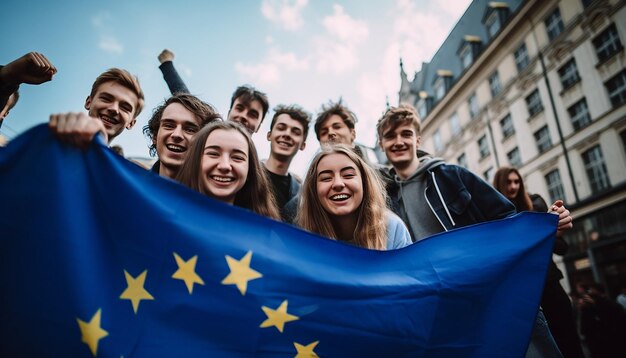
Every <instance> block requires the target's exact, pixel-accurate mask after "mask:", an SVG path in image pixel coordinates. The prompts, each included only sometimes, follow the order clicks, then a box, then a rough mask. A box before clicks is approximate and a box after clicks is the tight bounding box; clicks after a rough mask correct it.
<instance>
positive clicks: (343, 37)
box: [313, 4, 369, 74]
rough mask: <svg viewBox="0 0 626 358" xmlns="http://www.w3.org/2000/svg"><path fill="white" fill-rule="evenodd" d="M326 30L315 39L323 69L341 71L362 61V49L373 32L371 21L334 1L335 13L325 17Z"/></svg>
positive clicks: (315, 51)
mask: <svg viewBox="0 0 626 358" xmlns="http://www.w3.org/2000/svg"><path fill="white" fill-rule="evenodd" d="M322 24H323V25H324V28H325V29H326V34H325V35H323V36H319V37H317V38H315V39H313V49H314V50H313V52H314V56H315V59H314V62H315V63H316V64H317V65H316V69H317V71H318V72H319V73H334V74H341V73H345V72H346V71H348V70H351V69H354V68H355V67H356V66H357V65H358V63H359V49H360V45H362V44H363V43H364V42H365V40H367V38H368V36H369V29H368V27H367V23H366V22H365V21H362V20H355V19H353V18H352V17H351V16H350V15H348V14H346V13H345V11H344V9H343V7H342V6H341V5H336V4H335V5H333V14H332V15H329V16H326V17H325V18H324V19H323V20H322Z"/></svg>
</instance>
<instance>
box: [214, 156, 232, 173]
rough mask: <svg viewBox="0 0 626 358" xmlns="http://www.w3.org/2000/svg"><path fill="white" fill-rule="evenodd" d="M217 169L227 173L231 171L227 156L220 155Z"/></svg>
mask: <svg viewBox="0 0 626 358" xmlns="http://www.w3.org/2000/svg"><path fill="white" fill-rule="evenodd" d="M217 169H218V170H219V171H222V172H229V171H230V170H231V166H230V158H229V157H228V156H227V155H222V156H220V158H219V161H218V162H217Z"/></svg>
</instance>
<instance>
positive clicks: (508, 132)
mask: <svg viewBox="0 0 626 358" xmlns="http://www.w3.org/2000/svg"><path fill="white" fill-rule="evenodd" d="M500 128H502V137H503V138H504V139H506V138H508V137H510V136H512V135H513V134H515V127H514V126H513V119H512V118H511V115H510V114H507V115H506V117H504V118H502V119H501V120H500Z"/></svg>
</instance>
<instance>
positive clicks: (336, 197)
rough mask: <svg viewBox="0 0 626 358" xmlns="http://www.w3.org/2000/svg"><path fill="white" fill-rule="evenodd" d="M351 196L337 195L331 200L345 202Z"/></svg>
mask: <svg viewBox="0 0 626 358" xmlns="http://www.w3.org/2000/svg"><path fill="white" fill-rule="evenodd" d="M348 198H349V196H348V195H346V194H337V195H333V196H332V197H331V198H330V199H331V200H344V199H348Z"/></svg>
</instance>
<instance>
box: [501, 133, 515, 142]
mask: <svg viewBox="0 0 626 358" xmlns="http://www.w3.org/2000/svg"><path fill="white" fill-rule="evenodd" d="M514 136H515V132H513V133H511V134H509V135H507V136H505V137H503V138H502V141H501V143H504V142H507V141H508V140H509V139H511V138H513V137H514Z"/></svg>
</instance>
